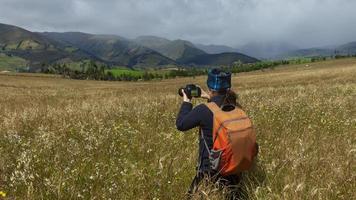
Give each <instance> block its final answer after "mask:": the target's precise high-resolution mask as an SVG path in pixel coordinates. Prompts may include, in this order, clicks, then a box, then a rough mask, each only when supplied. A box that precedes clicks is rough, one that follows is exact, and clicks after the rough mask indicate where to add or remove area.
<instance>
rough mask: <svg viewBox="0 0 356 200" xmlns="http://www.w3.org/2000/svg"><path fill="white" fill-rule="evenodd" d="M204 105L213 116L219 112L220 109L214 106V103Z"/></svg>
mask: <svg viewBox="0 0 356 200" xmlns="http://www.w3.org/2000/svg"><path fill="white" fill-rule="evenodd" d="M205 105H206V106H207V107H208V108H209V110H211V112H213V114H215V113H217V112H219V111H221V108H220V107H219V106H218V105H216V103H215V102H209V103H206V104H205Z"/></svg>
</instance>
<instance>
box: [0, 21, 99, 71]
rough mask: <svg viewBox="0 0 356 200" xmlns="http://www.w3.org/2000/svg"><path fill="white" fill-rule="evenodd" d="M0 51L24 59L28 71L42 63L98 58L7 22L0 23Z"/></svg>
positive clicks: (33, 69)
mask: <svg viewBox="0 0 356 200" xmlns="http://www.w3.org/2000/svg"><path fill="white" fill-rule="evenodd" d="M0 53H2V54H4V55H8V56H10V57H11V56H16V57H20V58H22V59H25V60H26V61H27V65H28V66H29V70H30V71H37V70H38V69H39V68H40V66H41V65H42V64H44V63H54V62H62V61H66V62H68V61H79V60H83V59H91V60H98V59H97V58H96V57H95V56H93V55H90V54H88V53H86V52H83V51H81V50H79V49H77V48H74V47H72V46H66V45H64V44H62V43H60V42H56V41H54V40H51V39H49V38H46V37H43V36H42V35H41V34H38V33H33V32H30V31H27V30H25V29H22V28H19V27H16V26H11V25H7V24H0Z"/></svg>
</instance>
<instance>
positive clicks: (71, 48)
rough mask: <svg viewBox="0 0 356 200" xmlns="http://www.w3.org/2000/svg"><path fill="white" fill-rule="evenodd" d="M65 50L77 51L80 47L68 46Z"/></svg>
mask: <svg viewBox="0 0 356 200" xmlns="http://www.w3.org/2000/svg"><path fill="white" fill-rule="evenodd" d="M64 50H65V51H67V52H69V53H73V52H75V51H76V50H78V49H77V48H75V47H66V48H65V49H64Z"/></svg>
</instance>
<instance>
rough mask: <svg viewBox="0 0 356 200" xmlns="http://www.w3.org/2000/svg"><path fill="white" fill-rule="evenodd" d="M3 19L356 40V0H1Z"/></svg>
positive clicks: (208, 36)
mask: <svg viewBox="0 0 356 200" xmlns="http://www.w3.org/2000/svg"><path fill="white" fill-rule="evenodd" d="M0 23H8V24H13V25H18V26H21V27H24V28H26V29H29V30H32V31H61V32H62V31H82V32H89V33H102V34H117V35H121V36H124V37H128V38H134V37H136V36H139V35H155V36H161V37H166V38H169V39H177V38H180V39H186V40H190V41H192V42H196V43H204V44H226V45H230V46H239V45H243V44H246V43H248V42H255V41H257V42H261V41H267V42H268V41H284V42H285V41H287V42H290V43H292V44H295V45H297V46H299V47H312V46H323V45H330V44H338V43H344V42H349V41H356V0H0Z"/></svg>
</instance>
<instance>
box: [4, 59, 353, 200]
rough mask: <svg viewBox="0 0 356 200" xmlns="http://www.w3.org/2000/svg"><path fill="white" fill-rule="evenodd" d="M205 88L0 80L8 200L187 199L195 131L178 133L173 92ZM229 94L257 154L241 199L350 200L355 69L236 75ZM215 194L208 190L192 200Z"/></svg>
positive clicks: (349, 65) (347, 62)
mask: <svg viewBox="0 0 356 200" xmlns="http://www.w3.org/2000/svg"><path fill="white" fill-rule="evenodd" d="M205 79H206V78H205V77H198V78H196V79H191V78H182V79H175V80H164V81H155V82H138V83H132V82H130V83H124V82H99V81H79V80H67V79H61V78H56V77H47V76H44V77H42V76H39V77H38V76H32V75H30V76H27V75H25V76H23V75H22V76H13V75H0V125H1V126H0V191H3V192H6V198H7V199H183V198H184V195H185V192H186V191H187V188H188V186H189V184H190V182H191V179H192V178H193V176H194V173H195V171H194V168H195V163H196V156H197V155H196V150H197V130H192V131H189V132H187V133H185V134H183V133H180V132H178V131H177V130H176V128H175V119H176V114H177V111H178V109H179V105H180V103H181V99H180V97H179V96H178V95H177V94H176V92H177V88H178V87H179V86H183V85H185V84H186V83H190V82H192V83H198V84H200V85H202V86H205ZM233 84H234V88H235V90H236V91H237V92H238V93H239V95H240V101H241V104H242V105H243V107H244V108H245V110H246V111H247V112H248V113H249V115H250V116H251V117H252V118H253V121H254V124H255V126H256V128H257V131H258V132H257V133H258V142H259V144H260V148H261V149H260V154H259V158H258V161H257V162H256V166H255V169H254V170H253V171H251V172H249V173H246V174H244V180H243V184H242V185H241V188H242V189H243V190H244V192H243V195H244V196H246V197H248V198H250V199H356V192H355V188H356V108H355V102H356V60H355V59H343V60H334V61H327V62H320V63H312V64H309V66H305V65H299V66H297V65H296V66H288V67H281V68H277V69H275V70H267V71H265V72H253V73H245V74H239V75H237V76H235V77H234V78H233ZM200 102H201V101H200V100H195V103H200ZM222 195H223V194H222V191H219V190H217V189H216V188H214V186H211V185H207V186H204V187H203V188H202V190H201V191H200V193H199V194H197V199H200V196H202V197H203V198H206V199H221V198H222ZM0 198H1V197H0Z"/></svg>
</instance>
